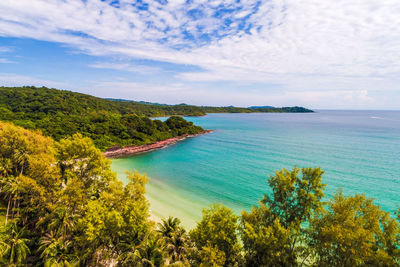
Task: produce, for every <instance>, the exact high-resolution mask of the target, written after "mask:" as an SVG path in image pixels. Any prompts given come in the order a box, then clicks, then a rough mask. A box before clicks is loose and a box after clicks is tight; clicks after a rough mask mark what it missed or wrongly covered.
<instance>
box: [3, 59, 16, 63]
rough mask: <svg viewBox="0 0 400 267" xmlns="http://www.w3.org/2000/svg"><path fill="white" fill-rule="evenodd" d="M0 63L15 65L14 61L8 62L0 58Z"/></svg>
mask: <svg viewBox="0 0 400 267" xmlns="http://www.w3.org/2000/svg"><path fill="white" fill-rule="evenodd" d="M0 63H2V64H12V63H16V62H15V61H12V60H9V59H7V58H0Z"/></svg>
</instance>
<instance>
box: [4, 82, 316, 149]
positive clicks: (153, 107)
mask: <svg viewBox="0 0 400 267" xmlns="http://www.w3.org/2000/svg"><path fill="white" fill-rule="evenodd" d="M248 112H312V111H311V110H308V109H305V108H302V107H284V108H270V107H266V108H258V109H250V108H239V107H232V106H230V107H204V106H191V105H186V104H180V105H164V104H156V103H148V102H136V101H130V100H123V99H103V98H98V97H94V96H91V95H86V94H81V93H75V92H71V91H64V90H57V89H49V88H46V87H40V88H38V87H33V86H26V87H0V120H4V121H11V122H13V123H15V124H16V125H19V126H22V127H25V128H28V129H40V130H41V131H42V132H43V133H44V134H45V135H48V136H51V137H53V138H54V139H56V140H60V139H62V138H65V137H66V136H70V135H72V134H74V133H76V132H80V133H82V134H83V135H84V136H88V137H90V138H92V139H93V140H94V142H95V144H96V146H97V147H99V148H101V149H103V150H104V149H106V148H107V147H110V146H113V145H116V144H118V145H122V146H125V145H131V144H135V145H142V144H148V143H152V142H155V141H159V140H164V139H167V138H171V137H174V136H177V135H182V134H194V133H198V132H200V131H202V130H203V129H202V128H201V127H198V126H195V125H193V123H191V122H188V121H186V120H184V119H183V118H180V117H172V118H170V119H169V120H167V121H166V122H161V121H159V120H151V119H150V118H149V117H161V116H173V115H182V116H202V115H205V114H206V113H248Z"/></svg>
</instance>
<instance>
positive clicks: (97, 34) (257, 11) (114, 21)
mask: <svg viewBox="0 0 400 267" xmlns="http://www.w3.org/2000/svg"><path fill="white" fill-rule="evenodd" d="M0 12H1V13H2V17H1V18H0V36H12V37H28V38H34V39H39V40H46V41H55V42H60V43H64V44H68V45H70V46H72V47H75V48H76V49H79V50H80V51H83V52H85V53H88V54H91V55H101V56H104V55H112V56H120V57H121V56H122V57H127V58H131V59H137V58H139V59H150V60H156V61H163V62H171V63H175V64H190V65H195V66H198V67H200V68H201V69H202V71H200V72H189V73H188V72H185V73H181V74H177V78H178V79H180V80H181V81H183V82H185V81H187V82H210V81H248V82H257V83H274V84H281V85H282V86H283V88H284V89H285V90H297V91H299V90H309V89H308V88H306V87H307V86H310V87H311V88H312V90H314V91H318V90H329V92H334V91H335V90H338V91H340V92H343V91H344V90H346V89H347V90H348V95H351V94H353V91H354V90H355V89H357V90H378V89H379V90H382V91H384V90H400V88H399V84H398V78H397V77H399V75H400V53H399V48H400V16H399V14H400V2H399V1H397V0H385V1H382V0H370V1H365V0H354V1H351V2H349V1H348V0H330V1H328V0H327V1H320V0H304V1H285V0H270V1H242V2H238V1H234V0H209V1H205V0H193V1H190V2H188V1H184V0H174V1H149V2H148V3H144V2H142V1H140V2H139V1H136V2H132V1H128V0H119V1H115V0H113V1H111V0H107V1H96V0H87V1H75V0H63V1H61V0H52V1H44V0H36V1H31V0H19V1H15V0H3V1H1V2H0ZM0 51H1V48H0ZM90 66H91V67H93V68H111V69H117V70H124V71H131V72H137V73H142V74H143V73H145V74H147V73H152V72H157V71H159V70H158V69H154V68H152V67H148V66H131V65H129V64H127V63H115V62H114V63H107V62H106V63H104V62H103V63H101V62H98V63H95V64H91V65H90ZM360 82H361V84H364V85H365V88H360ZM358 88H360V89H358ZM357 92H361V91H357ZM342 96H345V94H344V93H342ZM353 98H354V97H353ZM367 100H368V99H366V98H365V99H364V100H363V101H366V103H367Z"/></svg>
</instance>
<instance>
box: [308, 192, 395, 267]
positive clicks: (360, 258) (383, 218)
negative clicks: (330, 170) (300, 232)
mask: <svg viewBox="0 0 400 267" xmlns="http://www.w3.org/2000/svg"><path fill="white" fill-rule="evenodd" d="M310 231H311V233H310V241H309V242H310V247H311V248H313V249H315V252H316V257H315V258H316V264H318V265H320V266H327V265H330V266H398V265H399V264H400V261H399V260H400V258H399V256H400V254H399V252H400V251H399V245H400V243H399V240H398V237H399V233H400V231H399V224H398V222H397V221H396V220H395V219H394V218H391V217H390V214H389V213H388V212H385V211H383V210H382V209H381V208H380V207H379V206H377V205H374V204H373V200H372V199H370V198H366V197H365V195H357V194H355V195H354V196H349V197H345V196H343V192H342V191H341V190H340V191H339V192H337V193H336V195H335V196H334V197H333V199H332V200H331V201H330V202H329V204H328V209H327V210H323V211H321V212H320V213H319V214H318V215H317V216H316V217H315V218H313V219H312V220H311V230H310Z"/></svg>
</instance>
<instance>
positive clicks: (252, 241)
mask: <svg viewBox="0 0 400 267" xmlns="http://www.w3.org/2000/svg"><path fill="white" fill-rule="evenodd" d="M299 173H300V169H298V168H297V167H294V168H293V170H292V171H288V170H286V169H282V170H280V171H276V172H275V175H273V176H271V177H270V179H269V180H268V184H269V186H270V188H271V190H272V194H266V195H264V198H263V199H262V201H261V202H260V205H259V206H258V207H253V209H252V211H251V212H250V213H248V212H243V213H242V220H241V226H242V227H241V236H242V240H243V246H244V250H245V254H246V255H245V256H246V261H247V264H249V265H257V266H272V265H296V264H297V261H298V260H305V259H306V258H307V256H308V255H307V254H309V253H310V252H309V250H308V249H307V247H305V246H304V245H303V244H304V240H303V239H304V235H303V232H304V231H303V229H302V228H301V225H302V223H304V222H307V221H308V220H309V219H310V218H311V217H312V215H313V214H314V213H315V212H317V211H319V210H320V209H321V207H322V206H323V202H322V201H321V199H322V197H323V196H324V194H323V189H324V188H325V185H324V184H322V175H323V171H321V169H320V168H314V169H313V168H303V169H301V173H302V175H301V176H299Z"/></svg>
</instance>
